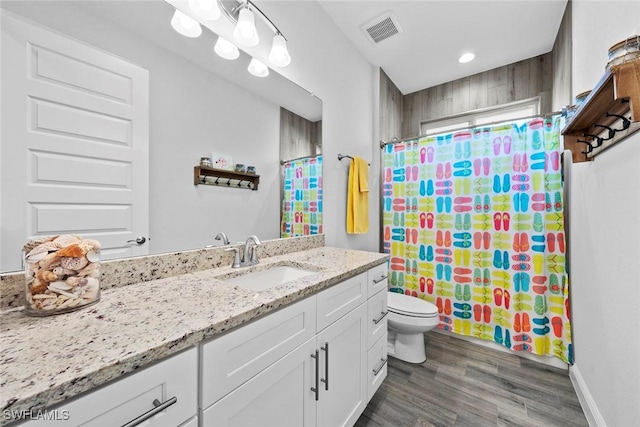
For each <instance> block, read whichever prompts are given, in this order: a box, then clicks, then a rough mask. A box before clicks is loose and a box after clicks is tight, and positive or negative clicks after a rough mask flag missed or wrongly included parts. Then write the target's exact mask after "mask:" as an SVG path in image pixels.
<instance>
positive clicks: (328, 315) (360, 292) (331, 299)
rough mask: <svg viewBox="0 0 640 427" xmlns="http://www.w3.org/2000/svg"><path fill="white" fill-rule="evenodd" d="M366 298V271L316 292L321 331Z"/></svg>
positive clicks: (318, 325)
mask: <svg viewBox="0 0 640 427" xmlns="http://www.w3.org/2000/svg"><path fill="white" fill-rule="evenodd" d="M366 299H367V273H362V274H359V275H357V276H355V277H352V278H350V279H347V280H345V281H344V282H341V283H338V284H337V285H334V286H332V287H330V288H327V289H325V290H323V291H322V292H320V293H319V294H317V301H318V322H317V328H318V329H317V330H318V331H321V330H323V329H324V328H326V327H327V326H329V325H330V324H332V323H333V322H335V321H336V320H338V319H339V318H341V317H342V316H344V315H345V314H347V313H349V312H350V311H351V310H353V309H354V308H356V307H357V306H359V305H360V304H362V303H363V302H364V301H365V300H366Z"/></svg>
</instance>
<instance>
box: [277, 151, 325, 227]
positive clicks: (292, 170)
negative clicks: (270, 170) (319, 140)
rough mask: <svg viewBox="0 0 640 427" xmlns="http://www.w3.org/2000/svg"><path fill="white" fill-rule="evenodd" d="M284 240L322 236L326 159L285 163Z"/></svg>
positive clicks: (314, 158)
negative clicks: (323, 180) (324, 167)
mask: <svg viewBox="0 0 640 427" xmlns="http://www.w3.org/2000/svg"><path fill="white" fill-rule="evenodd" d="M281 216H282V218H281V224H280V225H281V226H280V237H294V236H310V235H314V234H322V156H316V157H308V158H304V159H297V160H291V161H289V162H287V163H285V164H284V192H283V201H282V215H281Z"/></svg>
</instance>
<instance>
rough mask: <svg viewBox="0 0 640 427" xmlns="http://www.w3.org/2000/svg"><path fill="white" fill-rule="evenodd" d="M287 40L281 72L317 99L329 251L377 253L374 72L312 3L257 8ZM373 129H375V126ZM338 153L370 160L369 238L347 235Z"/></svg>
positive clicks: (345, 167)
mask: <svg viewBox="0 0 640 427" xmlns="http://www.w3.org/2000/svg"><path fill="white" fill-rule="evenodd" d="M260 8H261V10H263V11H264V12H265V13H266V14H267V15H268V16H269V18H271V19H272V20H273V21H274V22H276V23H277V25H278V27H279V28H280V30H281V31H282V32H283V33H284V34H285V35H286V37H287V39H288V43H287V46H288V48H289V51H290V52H291V57H292V62H291V65H289V66H288V67H287V68H285V69H283V70H281V72H282V74H283V75H285V76H287V77H289V78H290V79H291V80H293V81H294V82H296V83H298V84H299V85H301V86H302V87H304V88H306V89H307V90H309V91H311V92H313V93H315V94H316V95H318V96H319V97H320V99H322V109H323V111H322V112H323V115H322V152H323V154H324V230H325V234H326V242H327V245H328V246H337V247H344V248H351V249H364V250H371V251H377V250H378V246H379V235H380V233H379V212H378V209H379V207H378V206H379V201H378V200H379V198H380V191H379V185H380V183H379V176H380V172H379V171H380V166H379V165H380V164H379V156H380V149H379V146H378V143H377V140H376V138H377V132H376V133H374V121H373V117H374V114H373V108H374V107H373V106H374V99H375V102H376V103H377V102H378V101H377V98H375V96H377V95H374V90H373V88H374V82H375V84H378V83H377V80H375V79H374V77H376V78H377V74H376V70H375V69H374V67H373V66H372V65H371V64H370V63H369V62H368V61H366V60H365V59H364V57H363V56H362V55H361V54H360V53H359V52H358V51H357V50H356V49H355V47H353V45H352V44H351V43H350V42H349V41H348V39H347V38H346V37H345V36H344V35H343V34H342V32H341V31H340V30H339V29H338V28H337V27H336V26H335V24H334V23H333V21H331V20H330V18H329V17H328V15H327V14H326V13H325V11H324V9H322V7H320V5H319V4H318V3H317V2H315V1H267V2H265V3H264V4H262V3H261V4H260ZM375 126H377V123H376V125H375ZM338 153H341V154H350V155H352V156H361V157H363V158H365V159H367V160H372V163H371V168H370V173H369V178H370V179H369V188H370V193H369V233H368V234H365V235H347V234H346V216H345V215H346V201H347V178H348V171H349V163H348V162H347V161H345V160H343V161H338V159H337V156H338Z"/></svg>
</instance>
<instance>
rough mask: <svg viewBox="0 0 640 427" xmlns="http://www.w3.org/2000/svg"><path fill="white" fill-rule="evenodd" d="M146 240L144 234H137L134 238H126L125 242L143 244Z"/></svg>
mask: <svg viewBox="0 0 640 427" xmlns="http://www.w3.org/2000/svg"><path fill="white" fill-rule="evenodd" d="M146 241H147V238H146V237H144V236H139V237H136V238H135V239H133V240H127V243H137V244H139V245H143V244H144V242H146Z"/></svg>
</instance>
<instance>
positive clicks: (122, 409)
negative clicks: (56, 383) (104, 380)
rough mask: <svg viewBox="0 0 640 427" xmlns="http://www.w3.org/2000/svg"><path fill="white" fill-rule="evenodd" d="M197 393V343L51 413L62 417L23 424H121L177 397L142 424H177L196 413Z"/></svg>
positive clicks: (40, 426) (98, 426)
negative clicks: (156, 401)
mask: <svg viewBox="0 0 640 427" xmlns="http://www.w3.org/2000/svg"><path fill="white" fill-rule="evenodd" d="M197 394H198V352H197V349H196V348H195V347H194V348H192V349H190V350H187V351H185V352H182V353H180V354H177V355H175V356H172V357H170V358H168V359H166V360H164V361H162V362H159V363H157V364H155V365H153V366H150V367H148V368H144V369H142V370H140V371H137V372H135V373H133V374H130V375H128V376H126V377H124V378H122V379H119V380H116V381H115V382H113V383H110V384H108V385H106V386H104V387H102V388H99V389H97V390H96V391H90V392H87V393H86V394H84V395H81V396H80V397H79V398H77V399H75V400H73V401H72V402H69V403H66V404H63V405H62V406H59V407H57V408H55V409H54V410H53V411H55V412H52V415H55V416H56V417H57V418H60V419H59V420H44V419H43V420H34V421H29V422H27V423H25V424H22V425H23V426H30V427H31V426H33V427H45V426H65V427H69V426H80V425H81V426H83V427H104V426H122V425H125V424H127V423H128V422H130V421H132V420H134V419H136V418H138V417H139V416H141V415H142V414H145V413H147V412H149V411H151V410H153V409H154V408H155V405H154V400H156V399H157V400H158V402H159V403H165V402H167V403H169V402H172V401H173V399H174V398H175V403H173V404H171V405H168V406H167V407H166V409H165V410H164V411H160V412H159V413H158V414H157V415H155V416H153V417H151V418H150V419H148V420H147V421H146V422H144V423H143V425H144V426H145V427H153V426H155V427H164V426H178V425H180V424H182V423H183V422H186V421H187V420H189V419H190V418H192V417H194V416H195V415H196V414H197V411H198V397H197ZM65 414H66V415H65ZM65 417H66V418H67V419H66V420H65V419H63V418H65Z"/></svg>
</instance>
